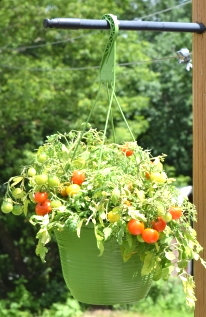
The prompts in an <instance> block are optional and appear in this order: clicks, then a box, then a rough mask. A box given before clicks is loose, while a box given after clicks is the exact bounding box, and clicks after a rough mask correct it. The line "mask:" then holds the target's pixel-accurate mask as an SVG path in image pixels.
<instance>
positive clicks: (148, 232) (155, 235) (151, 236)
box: [142, 228, 159, 243]
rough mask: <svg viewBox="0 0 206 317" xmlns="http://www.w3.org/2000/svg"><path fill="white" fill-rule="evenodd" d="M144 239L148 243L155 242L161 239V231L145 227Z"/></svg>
mask: <svg viewBox="0 0 206 317" xmlns="http://www.w3.org/2000/svg"><path fill="white" fill-rule="evenodd" d="M142 239H143V240H144V241H145V242H147V243H155V242H156V241H157V240H158V239H159V232H158V231H157V230H155V229H151V228H147V229H144V231H143V232H142Z"/></svg>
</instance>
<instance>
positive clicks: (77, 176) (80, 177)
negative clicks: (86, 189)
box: [72, 170, 85, 185]
mask: <svg viewBox="0 0 206 317" xmlns="http://www.w3.org/2000/svg"><path fill="white" fill-rule="evenodd" d="M84 181H85V173H84V172H83V171H80V170H77V171H73V173H72V182H73V184H77V185H81V184H82V183H83V182H84Z"/></svg>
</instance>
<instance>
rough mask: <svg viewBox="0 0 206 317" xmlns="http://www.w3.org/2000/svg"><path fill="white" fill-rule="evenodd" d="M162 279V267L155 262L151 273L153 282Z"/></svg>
mask: <svg viewBox="0 0 206 317" xmlns="http://www.w3.org/2000/svg"><path fill="white" fill-rule="evenodd" d="M161 277H162V266H161V264H160V263H159V262H157V264H156V267H155V269H154V271H153V280H154V281H158V280H159V279H160V278H161Z"/></svg>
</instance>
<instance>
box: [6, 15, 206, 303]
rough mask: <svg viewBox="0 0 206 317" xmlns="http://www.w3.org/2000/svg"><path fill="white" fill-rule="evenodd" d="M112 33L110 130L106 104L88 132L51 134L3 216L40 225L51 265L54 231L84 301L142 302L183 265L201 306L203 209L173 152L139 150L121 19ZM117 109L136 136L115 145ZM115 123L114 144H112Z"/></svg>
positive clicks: (39, 250)
mask: <svg viewBox="0 0 206 317" xmlns="http://www.w3.org/2000/svg"><path fill="white" fill-rule="evenodd" d="M104 18H105V19H106V20H107V21H108V23H109V24H110V27H111V32H110V38H109V42H108V44H107V46H106V49H105V52H104V54H103V58H102V62H101V66H100V72H99V75H100V76H99V79H100V87H99V91H100V89H101V88H102V87H106V91H107V96H108V103H107V104H108V107H107V114H106V119H105V127H104V130H103V131H98V130H97V129H94V128H92V127H91V126H90V124H89V122H90V118H91V114H92V113H93V111H94V110H95V108H96V107H97V99H98V98H99V91H98V93H97V98H96V100H95V102H94V105H93V107H92V109H91V113H90V114H89V116H88V120H87V122H86V123H85V124H83V125H82V130H81V131H73V130H72V131H70V132H65V133H64V134H60V133H57V134H54V135H51V136H49V137H47V140H46V142H45V143H44V144H43V145H42V146H40V147H39V149H38V151H37V153H36V155H35V158H34V160H33V161H32V162H31V163H30V164H29V165H28V166H25V167H24V168H23V170H22V173H21V175H20V176H16V177H12V178H11V179H10V180H9V181H8V186H7V191H6V194H5V198H4V202H3V204H2V207H1V209H2V211H3V212H4V213H9V212H12V213H14V214H15V215H19V214H21V213H23V212H24V214H25V215H26V216H27V212H28V204H29V203H32V204H34V205H35V207H34V208H35V211H36V214H35V215H31V217H30V222H31V223H32V224H33V225H38V226H40V229H39V231H38V233H37V239H38V244H37V247H36V254H37V255H39V256H40V257H41V259H42V261H45V256H46V253H47V251H48V250H47V247H46V244H47V243H48V242H49V241H50V239H51V234H52V233H55V237H56V240H57V244H58V247H59V252H60V259H61V264H62V270H63V276H64V279H65V282H66V284H67V286H68V288H69V289H70V290H71V293H72V294H73V296H74V297H75V298H76V299H77V300H78V301H81V302H84V303H88V304H95V305H111V304H117V303H120V304H122V303H130V302H134V301H138V300H140V299H142V298H144V297H145V296H146V294H147V293H148V291H149V289H150V286H151V282H152V280H154V281H157V280H159V279H161V278H162V279H163V280H165V281H166V280H167V279H168V278H169V277H170V275H171V274H172V272H173V271H174V269H176V274H177V275H178V276H179V277H180V278H181V279H182V281H183V284H184V290H185V293H186V299H187V303H188V305H189V306H193V305H194V302H195V296H194V291H193V289H194V282H193V278H192V276H190V275H189V274H188V273H187V271H186V268H187V265H188V262H189V261H190V260H192V259H195V260H198V259H200V261H201V263H202V264H203V265H204V266H205V262H204V261H203V259H202V258H201V257H200V256H199V253H200V251H202V247H201V246H200V245H199V243H198V241H197V239H196V232H195V230H194V229H193V228H192V227H191V223H192V222H193V221H196V209H195V206H194V205H193V204H191V203H190V202H189V201H188V198H187V197H181V199H180V191H179V190H178V189H177V188H175V186H174V185H173V182H174V179H171V178H169V177H168V176H167V174H166V173H165V171H164V167H163V162H164V158H165V156H164V155H159V156H158V157H152V155H151V153H150V152H149V151H148V150H143V149H142V148H141V147H140V146H138V144H137V142H136V140H135V137H134V136H133V134H132V131H131V129H130V127H129V125H128V123H127V120H126V118H125V116H124V113H123V111H122V109H121V106H120V104H119V102H118V99H117V97H116V94H115V53H116V38H117V34H118V23H117V19H116V17H115V16H113V15H105V16H104ZM114 103H115V105H116V107H117V109H118V110H119V111H120V113H121V116H122V120H123V122H124V123H125V125H126V127H127V128H128V131H129V134H130V136H131V139H130V140H128V142H125V143H123V144H117V143H116V142H115V128H114V125H113V107H114ZM109 126H110V127H111V131H110V132H111V133H110V135H113V142H112V141H111V140H108V139H107V133H108V129H109Z"/></svg>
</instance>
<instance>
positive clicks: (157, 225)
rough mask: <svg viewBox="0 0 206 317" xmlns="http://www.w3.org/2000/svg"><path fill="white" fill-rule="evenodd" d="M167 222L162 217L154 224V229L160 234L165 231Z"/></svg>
mask: <svg viewBox="0 0 206 317" xmlns="http://www.w3.org/2000/svg"><path fill="white" fill-rule="evenodd" d="M166 225H167V223H166V221H165V220H163V218H162V217H158V219H157V220H156V221H154V222H153V224H152V227H153V229H155V230H157V231H158V232H161V231H164V230H165V228H166Z"/></svg>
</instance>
